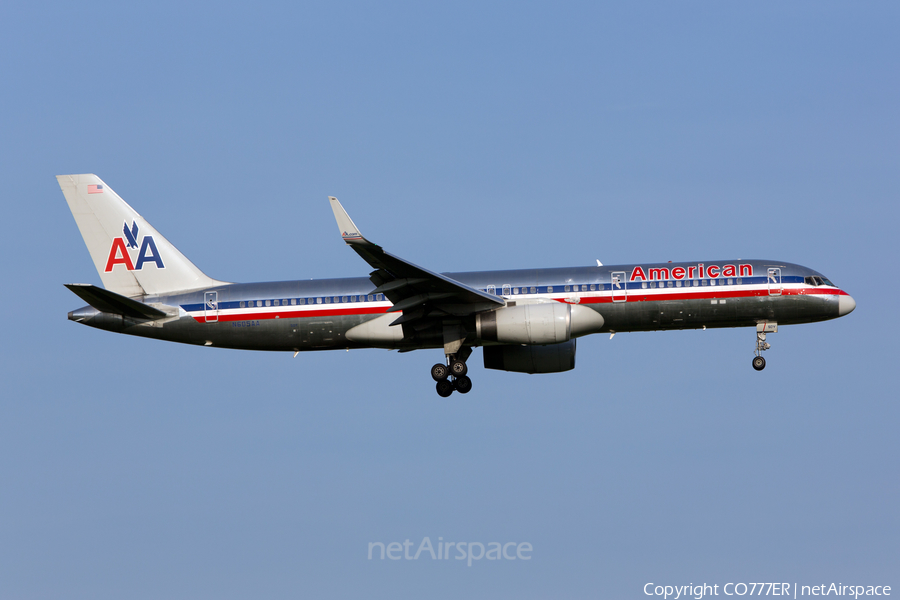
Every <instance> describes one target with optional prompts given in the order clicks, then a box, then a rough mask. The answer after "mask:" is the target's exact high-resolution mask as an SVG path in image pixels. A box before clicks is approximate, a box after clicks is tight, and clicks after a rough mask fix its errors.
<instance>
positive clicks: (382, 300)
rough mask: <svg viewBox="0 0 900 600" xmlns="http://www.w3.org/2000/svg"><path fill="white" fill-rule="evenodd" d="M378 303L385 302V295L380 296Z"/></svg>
mask: <svg viewBox="0 0 900 600" xmlns="http://www.w3.org/2000/svg"><path fill="white" fill-rule="evenodd" d="M378 301H379V302H384V294H378Z"/></svg>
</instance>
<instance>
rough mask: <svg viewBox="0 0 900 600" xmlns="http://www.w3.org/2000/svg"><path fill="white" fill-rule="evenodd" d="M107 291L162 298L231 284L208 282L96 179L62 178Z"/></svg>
mask: <svg viewBox="0 0 900 600" xmlns="http://www.w3.org/2000/svg"><path fill="white" fill-rule="evenodd" d="M56 179H57V181H59V187H60V188H62V192H63V195H64V196H65V197H66V202H68V203H69V209H70V210H71V211H72V216H74V217H75V222H76V223H77V224H78V229H79V230H80V231H81V236H82V237H83V238H84V243H85V244H86V245H87V248H88V251H89V252H90V253H91V258H92V259H93V261H94V266H95V267H97V272H98V273H99V274H100V280H101V281H102V282H103V287H105V288H106V289H107V290H110V291H113V292H116V293H117V294H121V295H123V296H140V295H144V294H147V295H158V294H165V293H170V292H178V291H183V290H192V289H198V288H204V287H211V286H214V285H222V284H225V283H226V282H224V281H217V280H215V279H212V278H210V277H207V276H206V275H205V274H204V273H203V272H202V271H201V270H200V269H198V268H197V267H196V266H194V264H193V263H192V262H191V261H189V260H188V259H187V258H186V257H185V256H184V255H183V254H182V253H181V252H179V251H178V249H177V248H175V246H173V245H172V244H171V243H170V242H169V240H167V239H166V238H164V237H163V236H162V235H161V234H160V233H159V232H158V231H157V230H156V229H154V228H153V226H152V225H150V223H148V222H147V221H146V220H144V218H143V217H141V215H139V214H138V213H137V212H136V211H135V210H134V209H133V208H131V207H130V206H129V205H128V204H127V203H126V202H125V201H124V200H122V199H121V198H120V197H119V196H118V194H116V193H115V192H114V191H112V189H110V187H109V186H108V185H106V184H105V183H103V181H102V180H101V179H100V178H99V177H97V176H96V175H90V174H87V175H57V176H56Z"/></svg>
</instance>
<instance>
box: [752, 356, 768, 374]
mask: <svg viewBox="0 0 900 600" xmlns="http://www.w3.org/2000/svg"><path fill="white" fill-rule="evenodd" d="M753 368H754V369H756V370H757V371H762V370H763V369H765V368H766V359H764V358H763V357H762V356H754V357H753Z"/></svg>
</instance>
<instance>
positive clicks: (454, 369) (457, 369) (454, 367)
mask: <svg viewBox="0 0 900 600" xmlns="http://www.w3.org/2000/svg"><path fill="white" fill-rule="evenodd" d="M450 372H451V373H452V374H453V376H454V377H463V376H465V374H466V373H468V372H469V367H467V366H466V363H464V362H463V361H461V360H454V361H451V362H450Z"/></svg>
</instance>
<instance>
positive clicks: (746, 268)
mask: <svg viewBox="0 0 900 600" xmlns="http://www.w3.org/2000/svg"><path fill="white" fill-rule="evenodd" d="M728 267H732V268H731V269H729V268H728ZM723 272H727V273H728V274H729V275H731V276H724V275H723ZM445 275H446V276H448V277H450V278H452V279H454V280H456V281H459V282H461V283H463V284H465V285H467V286H470V287H472V288H475V289H478V290H481V291H484V292H487V293H491V294H495V295H497V296H499V297H502V298H504V299H505V300H506V303H507V306H511V305H513V303H520V304H521V303H532V302H564V303H570V304H577V305H581V306H586V307H588V308H590V309H592V310H594V311H596V312H598V313H599V314H600V315H602V317H603V319H602V322H603V326H602V328H600V329H598V330H597V331H596V332H628V331H652V330H670V329H697V328H705V327H757V326H758V325H759V323H761V322H765V321H772V322H777V323H778V324H779V325H790V324H797V323H811V322H815V321H824V320H827V319H833V318H836V317H839V316H841V315H843V314H846V313H847V312H849V311H850V310H852V307H851V306H849V304H850V303H852V302H853V301H852V298H850V297H849V296H848V295H847V294H846V292H844V291H842V290H840V289H839V288H837V287H835V286H833V285H829V283H830V282H828V283H822V281H823V280H824V281H825V282H827V281H828V280H827V279H825V278H824V277H823V276H822V275H821V274H820V273H818V272H816V271H813V270H812V269H809V268H806V267H803V266H800V265H795V264H790V263H785V262H779V261H764V260H729V261H709V262H705V263H657V264H639V265H635V264H632V265H615V266H602V267H572V268H554V269H523V270H515V271H480V272H465V273H446V274H445ZM713 275H714V276H713ZM374 287H375V286H374V285H373V283H372V282H371V281H370V280H369V279H367V278H364V277H355V278H346V279H320V280H309V281H282V282H268V283H245V284H242V283H232V284H225V285H218V286H214V287H209V288H205V289H199V290H194V291H191V292H187V293H179V294H176V295H159V296H142V297H137V298H136V299H137V300H140V301H141V302H144V303H147V304H149V305H151V306H160V307H163V308H164V309H165V310H166V311H167V312H168V313H169V314H170V316H169V317H168V318H166V319H158V320H143V319H135V318H129V317H125V316H121V315H114V314H109V313H102V312H100V311H98V310H97V309H95V308H92V307H90V306H86V307H84V308H81V309H79V310H76V311H73V312H71V313H69V318H70V319H71V320H73V321H77V322H80V323H83V324H85V325H90V326H92V327H97V328H100V329H106V330H109V331H115V332H118V333H126V334H130V335H137V336H142V337H149V338H155V339H161V340H168V341H173V342H180V343H185V344H197V345H206V346H214V347H222V348H237V349H243V350H271V351H294V352H295V351H306V350H329V349H342V348H363V347H381V348H393V349H402V350H407V349H408V350H412V349H417V348H435V347H441V346H442V345H443V343H444V340H443V338H442V337H441V336H440V334H439V333H435V332H433V331H431V332H428V331H426V332H416V331H414V330H413V329H411V328H410V329H408V330H404V331H403V333H402V336H400V335H398V336H395V337H394V338H393V339H390V340H384V339H379V340H372V339H364V340H362V341H361V340H360V339H359V338H358V336H357V337H354V336H353V335H350V336H349V337H348V335H347V332H348V331H350V330H352V329H353V328H355V327H358V326H359V325H361V324H363V323H365V322H367V321H370V320H373V319H376V318H378V317H380V316H382V315H384V314H385V313H387V312H388V310H389V309H390V307H391V302H390V301H389V300H387V298H385V297H384V296H383V295H381V294H373V288H374ZM842 298H843V300H842ZM853 306H855V304H854V305H853ZM461 326H462V327H463V329H464V331H465V332H466V335H467V338H466V344H467V345H472V346H478V345H487V344H491V343H492V342H486V341H484V340H480V339H479V338H478V336H477V331H476V324H475V317H474V316H469V317H466V318H462V319H461ZM395 327H401V326H400V325H397V326H395ZM398 337H399V338H401V339H396V338H398Z"/></svg>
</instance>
